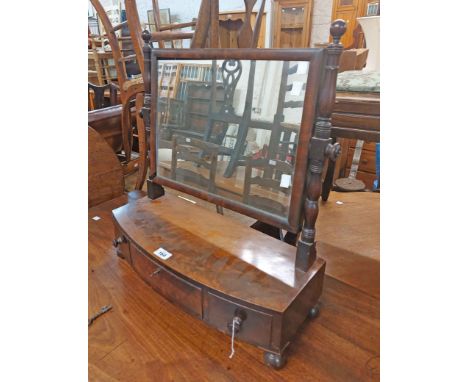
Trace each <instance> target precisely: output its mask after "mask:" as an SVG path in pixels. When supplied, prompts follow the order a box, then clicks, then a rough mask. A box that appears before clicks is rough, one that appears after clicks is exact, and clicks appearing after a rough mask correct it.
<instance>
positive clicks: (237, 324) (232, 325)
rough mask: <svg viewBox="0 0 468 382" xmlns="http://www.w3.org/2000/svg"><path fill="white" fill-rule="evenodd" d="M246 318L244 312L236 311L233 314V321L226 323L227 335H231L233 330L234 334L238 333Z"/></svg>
mask: <svg viewBox="0 0 468 382" xmlns="http://www.w3.org/2000/svg"><path fill="white" fill-rule="evenodd" d="M246 318H247V314H246V313H245V311H243V310H241V309H236V311H235V312H234V317H233V320H232V321H231V322H228V325H227V326H228V330H229V333H232V331H233V330H234V333H238V332H239V330H240V329H241V326H242V323H243V322H244V321H245V319H246Z"/></svg>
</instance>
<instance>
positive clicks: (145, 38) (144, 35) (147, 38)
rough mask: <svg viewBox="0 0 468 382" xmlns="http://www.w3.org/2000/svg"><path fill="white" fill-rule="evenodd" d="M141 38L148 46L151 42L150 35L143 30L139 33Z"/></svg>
mask: <svg viewBox="0 0 468 382" xmlns="http://www.w3.org/2000/svg"><path fill="white" fill-rule="evenodd" d="M141 38H142V39H143V41H144V42H145V44H149V43H150V41H151V33H150V32H149V31H148V30H146V29H145V30H144V31H143V32H141Z"/></svg>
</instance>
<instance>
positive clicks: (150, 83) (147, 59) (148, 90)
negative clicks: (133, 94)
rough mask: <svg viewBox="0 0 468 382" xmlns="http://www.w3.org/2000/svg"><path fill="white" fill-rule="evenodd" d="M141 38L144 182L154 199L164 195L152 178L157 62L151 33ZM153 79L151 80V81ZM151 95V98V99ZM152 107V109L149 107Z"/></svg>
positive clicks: (146, 33) (154, 165)
mask: <svg viewBox="0 0 468 382" xmlns="http://www.w3.org/2000/svg"><path fill="white" fill-rule="evenodd" d="M142 38H143V40H144V41H145V45H144V46H143V62H144V65H145V70H144V72H143V82H144V84H145V97H144V101H143V107H142V110H141V111H142V114H143V119H144V121H145V128H146V130H147V131H148V130H149V132H150V134H149V141H150V156H149V158H150V166H149V167H150V171H149V176H148V180H147V181H146V187H147V189H148V193H147V195H148V198H150V199H156V198H159V197H160V196H162V195H164V188H163V187H162V186H160V185H158V184H155V183H153V178H154V177H155V176H156V155H157V150H156V116H157V114H156V113H157V111H156V108H157V105H156V102H155V101H154V105H151V103H152V101H153V100H154V99H155V98H156V94H157V92H158V89H157V84H158V62H157V61H156V62H155V64H154V65H151V45H150V44H151V33H150V32H149V31H147V30H144V31H143V33H142ZM151 79H153V80H151ZM152 94H153V97H152ZM151 106H153V107H151Z"/></svg>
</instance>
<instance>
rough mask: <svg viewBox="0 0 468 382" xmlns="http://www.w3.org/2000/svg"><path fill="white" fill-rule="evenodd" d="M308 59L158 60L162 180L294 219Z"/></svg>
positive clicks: (158, 142) (159, 148)
mask: <svg viewBox="0 0 468 382" xmlns="http://www.w3.org/2000/svg"><path fill="white" fill-rule="evenodd" d="M307 74H308V62H302V61H298V62H295V61H249V60H213V61H211V60H161V59H160V60H158V99H157V120H156V128H157V135H158V139H157V145H158V147H157V149H158V156H157V159H158V162H157V172H158V176H160V177H164V178H168V179H172V180H173V181H176V182H177V183H182V184H184V185H186V186H189V187H192V188H196V189H197V190H201V191H205V192H208V193H211V194H216V195H218V196H221V197H223V198H226V199H230V200H235V201H237V202H240V203H244V204H246V205H249V206H251V207H253V208H256V209H260V210H263V211H266V212H269V213H272V214H275V215H279V216H281V217H287V216H288V214H289V202H290V197H291V188H292V179H293V176H294V166H295V159H296V150H297V142H298V137H299V131H300V124H301V119H302V111H303V103H304V95H305V88H306V85H305V83H306V80H307Z"/></svg>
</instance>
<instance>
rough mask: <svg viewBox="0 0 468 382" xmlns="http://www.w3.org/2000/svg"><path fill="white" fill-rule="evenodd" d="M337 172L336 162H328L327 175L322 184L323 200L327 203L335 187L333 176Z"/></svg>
mask: <svg viewBox="0 0 468 382" xmlns="http://www.w3.org/2000/svg"><path fill="white" fill-rule="evenodd" d="M334 172H335V162H334V161H331V160H328V166H327V173H326V175H325V179H324V181H323V184H322V200H323V201H324V202H326V201H327V200H328V196H329V195H330V191H331V189H332V187H333V174H334Z"/></svg>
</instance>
